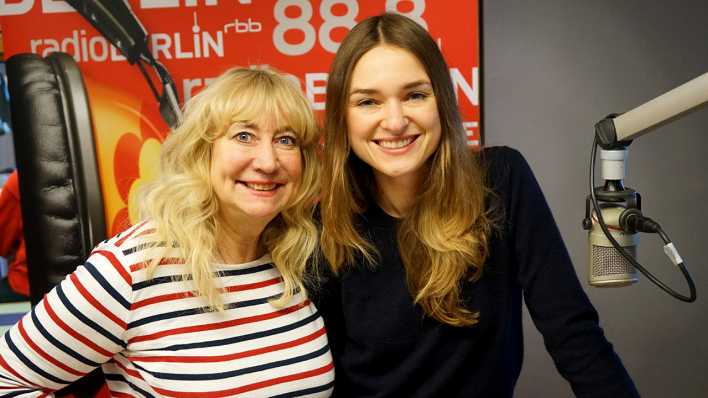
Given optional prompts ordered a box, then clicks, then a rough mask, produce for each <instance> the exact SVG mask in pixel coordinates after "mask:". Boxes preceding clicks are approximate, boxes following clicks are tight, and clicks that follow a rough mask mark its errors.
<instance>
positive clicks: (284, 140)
mask: <svg viewBox="0 0 708 398" xmlns="http://www.w3.org/2000/svg"><path fill="white" fill-rule="evenodd" d="M275 141H276V143H278V144H280V145H285V146H295V145H296V143H297V140H296V139H295V137H293V136H290V135H281V136H280V137H277V138H276V139H275Z"/></svg>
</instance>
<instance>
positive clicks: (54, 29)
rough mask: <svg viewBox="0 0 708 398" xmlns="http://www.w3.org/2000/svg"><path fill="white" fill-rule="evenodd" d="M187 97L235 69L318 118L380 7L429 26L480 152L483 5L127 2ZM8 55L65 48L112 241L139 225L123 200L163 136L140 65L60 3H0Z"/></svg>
mask: <svg viewBox="0 0 708 398" xmlns="http://www.w3.org/2000/svg"><path fill="white" fill-rule="evenodd" d="M116 1H120V0H116ZM128 3H129V5H130V6H131V8H132V10H133V12H134V13H135V14H136V15H137V17H138V19H139V20H140V21H141V23H142V25H143V26H144V27H145V30H146V31H147V32H148V34H149V36H148V46H149V47H150V49H151V51H152V52H153V54H154V56H155V57H156V58H157V60H158V61H160V62H161V63H163V64H164V65H165V66H166V67H167V69H168V71H169V72H170V74H171V75H172V78H173V79H174V81H175V83H176V84H177V88H178V91H179V95H180V98H181V99H182V100H183V101H184V100H185V99H186V98H189V97H190V96H192V95H193V94H194V93H195V92H196V91H197V90H199V89H200V87H202V86H204V85H205V84H206V83H208V82H209V79H210V78H212V77H214V76H217V75H219V74H220V73H221V72H223V71H224V70H226V69H227V68H230V67H233V66H236V65H239V66H248V67H260V66H262V65H270V66H272V67H275V68H277V69H279V70H280V71H283V72H287V73H290V74H292V75H293V76H294V77H295V78H296V79H297V80H298V81H299V82H300V86H301V88H302V89H303V91H304V92H305V93H306V94H307V97H308V98H309V99H310V101H311V103H312V106H313V108H314V109H315V110H316V111H317V112H318V113H321V111H322V110H323V108H324V92H325V84H326V80H327V72H328V69H329V64H330V62H331V60H332V58H333V56H334V53H335V52H336V50H337V48H338V46H339V43H340V42H341V40H342V38H343V37H344V36H345V35H346V34H347V32H348V31H349V29H350V28H351V27H352V26H354V25H355V24H356V23H357V22H358V21H361V20H362V19H364V18H366V17H367V16H370V15H375V14H379V13H381V12H383V11H394V12H399V13H402V14H404V15H407V16H409V17H411V18H413V19H414V20H416V21H417V22H419V23H420V24H422V25H423V26H425V27H426V28H427V29H428V31H429V32H430V34H431V35H432V36H433V38H434V39H435V40H436V41H437V43H438V45H439V46H440V48H441V49H442V52H443V54H444V55H445V57H446V59H447V62H448V64H449V66H450V74H451V77H452V80H453V83H454V85H455V89H456V93H457V97H458V101H459V105H460V109H461V111H462V115H463V119H464V123H465V128H466V129H467V131H468V135H469V138H470V143H471V144H479V142H480V132H479V122H480V116H479V115H480V113H479V93H480V79H479V65H480V60H479V53H480V51H479V10H478V1H477V0H447V1H435V2H434V1H432V0H130V1H128ZM0 24H2V28H3V35H4V50H5V57H6V58H8V57H10V56H12V55H13V54H17V53H23V52H33V53H37V54H40V55H47V54H48V53H50V52H53V51H64V52H66V53H69V54H70V55H72V56H73V57H74V58H75V59H76V60H77V61H78V63H79V66H80V68H81V70H82V72H83V74H84V78H85V82H86V85H87V90H88V94H89V102H90V107H91V112H92V119H93V125H94V134H95V139H96V147H97V148H96V155H97V159H98V163H99V171H100V175H101V184H102V191H103V197H104V205H105V215H106V224H107V225H108V229H109V231H108V233H109V235H112V234H114V233H116V232H118V231H119V230H121V229H123V228H124V227H125V226H127V225H128V224H129V223H130V221H135V219H134V217H135V216H134V215H132V216H131V214H129V213H130V212H129V209H128V203H129V202H130V199H131V197H132V196H133V195H134V194H135V192H136V188H137V187H138V186H139V185H140V183H141V182H142V181H145V180H146V179H150V178H151V177H152V175H153V173H154V172H155V168H156V165H157V160H158V153H159V149H160V145H161V142H162V141H163V140H164V137H165V135H166V134H167V131H168V128H167V126H166V124H165V123H164V122H163V121H162V119H161V118H160V116H159V111H158V105H157V102H156V100H155V98H154V96H153V95H152V93H151V92H150V91H149V88H148V85H147V83H146V82H145V80H144V78H143V76H142V75H141V73H140V71H139V69H138V68H137V67H136V66H132V65H129V64H128V62H127V61H126V60H125V59H124V58H123V57H122V56H121V55H120V53H119V52H118V50H117V49H116V48H114V47H113V46H112V45H110V43H109V42H108V41H107V40H106V39H105V38H103V37H102V36H101V35H100V33H98V32H97V31H96V30H95V29H94V28H93V27H92V26H91V25H90V24H89V23H88V22H87V21H86V20H84V19H83V18H82V17H81V16H80V15H79V14H78V13H77V12H75V11H74V10H73V9H72V8H71V7H70V6H69V5H67V4H66V3H64V2H63V1H58V0H0Z"/></svg>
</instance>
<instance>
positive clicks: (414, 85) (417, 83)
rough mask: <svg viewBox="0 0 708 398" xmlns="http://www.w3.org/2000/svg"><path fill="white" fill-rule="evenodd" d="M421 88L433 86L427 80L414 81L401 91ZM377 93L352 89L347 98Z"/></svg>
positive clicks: (370, 89)
mask: <svg viewBox="0 0 708 398" xmlns="http://www.w3.org/2000/svg"><path fill="white" fill-rule="evenodd" d="M421 86H428V87H430V88H432V87H433V85H432V84H431V83H430V81H428V80H422V79H421V80H416V81H413V82H410V83H406V84H405V85H404V86H403V87H402V89H403V90H410V89H412V88H417V87H421ZM378 92H379V91H378V90H376V89H373V88H354V89H353V90H352V91H351V92H349V96H352V95H354V94H376V93H378Z"/></svg>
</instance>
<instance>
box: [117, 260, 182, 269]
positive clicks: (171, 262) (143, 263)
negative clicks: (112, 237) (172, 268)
mask: <svg viewBox="0 0 708 398" xmlns="http://www.w3.org/2000/svg"><path fill="white" fill-rule="evenodd" d="M175 264H184V259H182V258H179V257H165V258H163V259H162V260H160V262H159V263H157V265H175ZM149 265H150V261H141V262H139V263H137V264H133V265H131V266H130V270H131V271H132V272H135V271H137V270H139V269H143V268H147V267H148V266H149Z"/></svg>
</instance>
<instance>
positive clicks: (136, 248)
mask: <svg viewBox="0 0 708 398" xmlns="http://www.w3.org/2000/svg"><path fill="white" fill-rule="evenodd" d="M165 246H167V245H166V244H165V242H144V243H141V244H139V245H137V246H133V247H129V248H127V249H125V250H123V254H124V255H126V256H128V255H131V254H133V253H137V252H139V251H142V250H145V249H151V248H153V247H165ZM172 247H177V246H175V245H172Z"/></svg>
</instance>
